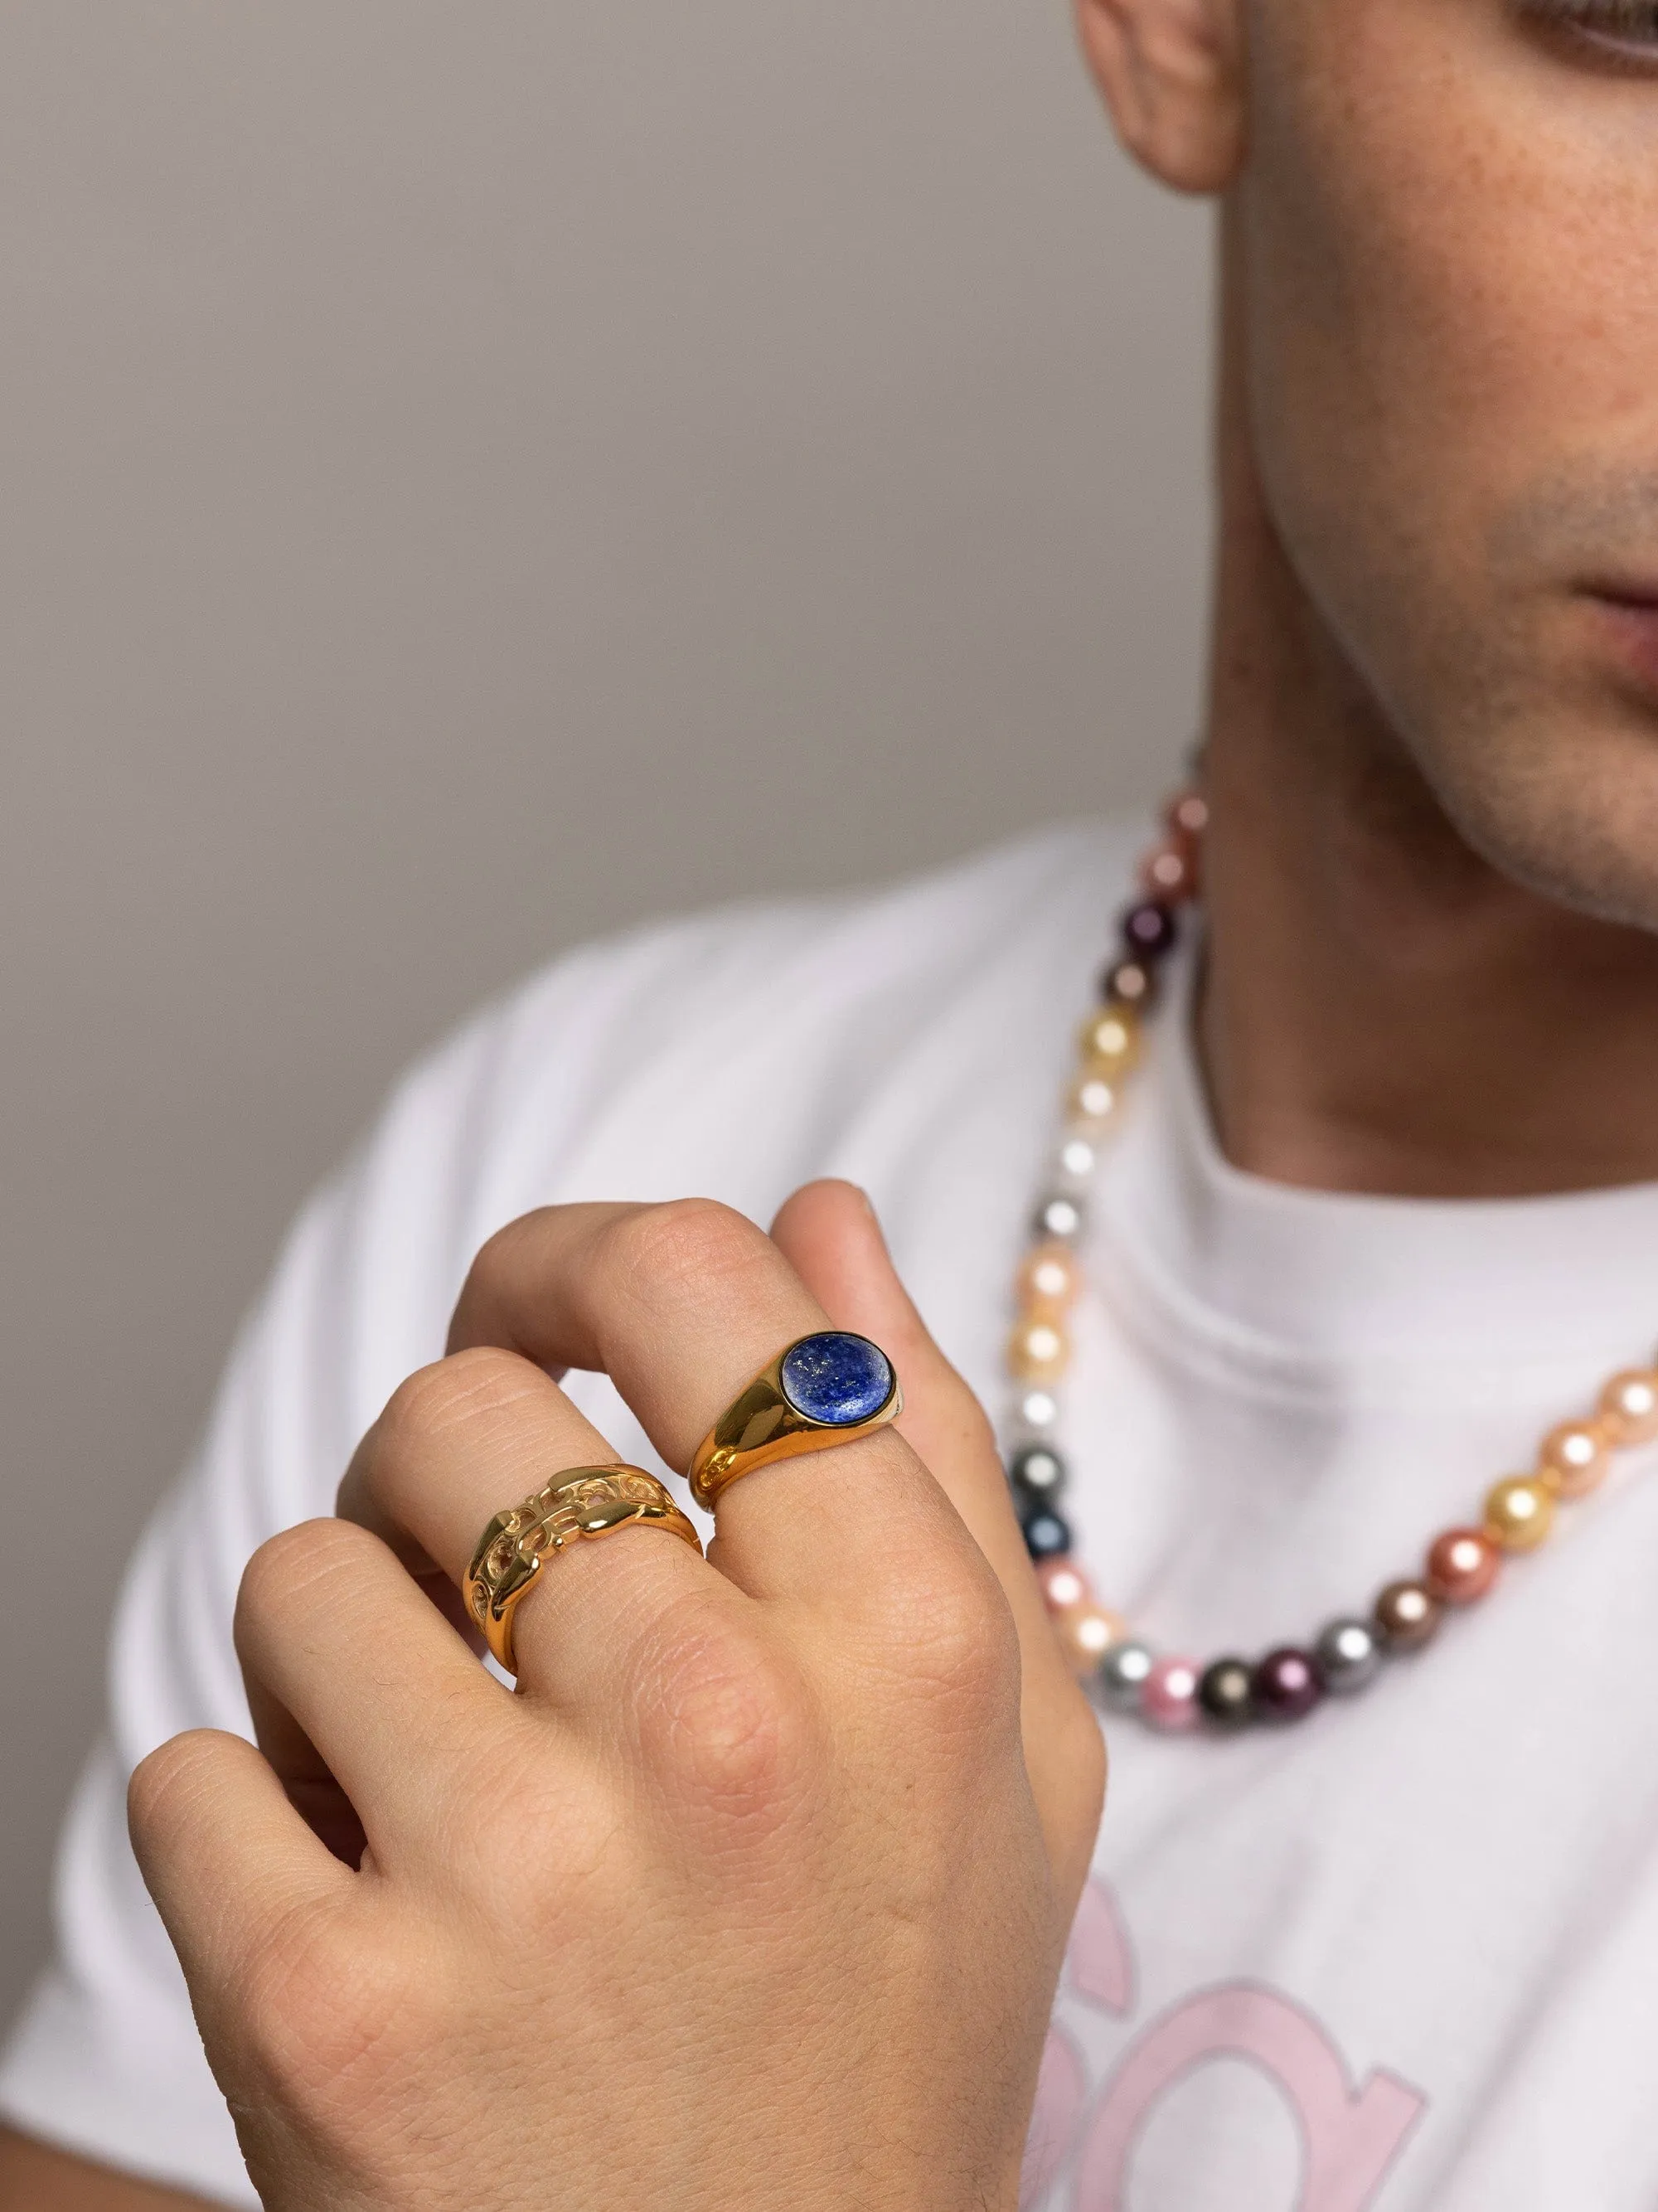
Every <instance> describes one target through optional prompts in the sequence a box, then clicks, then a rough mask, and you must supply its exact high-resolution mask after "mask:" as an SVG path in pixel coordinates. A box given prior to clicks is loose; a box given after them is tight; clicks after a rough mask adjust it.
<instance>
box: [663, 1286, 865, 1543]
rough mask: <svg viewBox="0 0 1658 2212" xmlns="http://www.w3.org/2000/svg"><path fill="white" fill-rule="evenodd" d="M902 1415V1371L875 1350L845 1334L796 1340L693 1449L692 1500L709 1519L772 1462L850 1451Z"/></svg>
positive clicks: (832, 1332)
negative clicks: (735, 1486) (838, 1447)
mask: <svg viewBox="0 0 1658 2212" xmlns="http://www.w3.org/2000/svg"><path fill="white" fill-rule="evenodd" d="M903 1408H904V1394H903V1392H902V1390H901V1389H899V1387H898V1376H897V1370H896V1369H895V1368H894V1366H893V1364H892V1362H891V1361H890V1359H889V1358H887V1356H886V1354H885V1352H883V1351H882V1349H881V1347H880V1346H879V1345H878V1344H872V1343H871V1342H870V1340H869V1339H868V1337H866V1336H854V1335H853V1334H852V1333H851V1331H850V1330H848V1329H839V1328H829V1329H820V1330H818V1331H817V1333H816V1334H814V1335H811V1336H802V1337H797V1338H796V1339H795V1340H794V1342H793V1344H789V1345H786V1346H784V1347H783V1349H782V1351H781V1352H779V1353H778V1355H777V1357H776V1358H775V1359H774V1360H772V1361H771V1362H770V1364H768V1365H767V1366H765V1367H762V1369H761V1370H760V1372H759V1373H758V1374H757V1375H756V1376H755V1378H754V1380H753V1382H752V1383H750V1384H749V1385H748V1387H747V1389H744V1390H742V1391H739V1392H738V1395H737V1396H736V1397H735V1398H733V1399H732V1402H731V1404H730V1405H729V1406H727V1407H726V1410H725V1412H724V1413H722V1414H721V1415H720V1419H718V1420H717V1421H716V1422H715V1423H714V1426H713V1427H712V1428H711V1429H710V1430H709V1431H708V1435H707V1436H706V1437H703V1439H702V1441H701V1443H700V1444H699V1445H698V1446H697V1448H696V1453H695V1457H694V1458H693V1459H692V1461H691V1466H690V1485H691V1496H692V1497H693V1498H695V1500H696V1502H697V1504H699V1505H700V1506H701V1507H702V1509H703V1510H704V1511H705V1512H707V1511H709V1510H712V1508H713V1505H714V1500H715V1499H716V1498H718V1497H719V1496H720V1492H721V1491H723V1490H729V1489H730V1487H731V1486H732V1483H734V1482H736V1481H738V1480H739V1479H740V1478H741V1477H742V1476H743V1475H745V1474H750V1472H751V1471H752V1470H753V1469H754V1468H756V1467H764V1466H765V1464H766V1462H768V1460H774V1459H792V1458H793V1456H794V1455H795V1454H796V1453H797V1452H809V1451H823V1449H826V1448H827V1447H828V1446H829V1445H830V1444H849V1443H854V1442H855V1441H856V1440H857V1438H858V1437H866V1436H868V1435H869V1434H870V1433H871V1432H872V1431H873V1430H876V1429H884V1427H885V1426H886V1425H887V1423H888V1422H889V1421H892V1420H896V1419H897V1417H898V1415H899V1414H900V1413H902V1411H903Z"/></svg>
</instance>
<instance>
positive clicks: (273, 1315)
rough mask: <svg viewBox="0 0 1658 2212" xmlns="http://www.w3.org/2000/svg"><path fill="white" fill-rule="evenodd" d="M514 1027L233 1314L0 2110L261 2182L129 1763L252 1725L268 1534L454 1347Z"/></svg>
mask: <svg viewBox="0 0 1658 2212" xmlns="http://www.w3.org/2000/svg"><path fill="white" fill-rule="evenodd" d="M507 1026H509V1025H507V1024H503V1021H502V1019H501V1017H500V1016H499V1015H498V1016H496V1017H495V1018H493V1019H491V1020H486V1021H484V1022H483V1023H480V1024H475V1025H474V1027H473V1029H472V1030H470V1031H468V1032H466V1033H465V1034H464V1035H463V1036H461V1037H460V1038H459V1040H458V1041H457V1042H455V1043H454V1044H453V1045H452V1046H451V1047H449V1048H447V1049H446V1051H445V1052H444V1053H442V1054H440V1055H438V1056H437V1057H436V1058H435V1059H434V1060H432V1061H430V1062H429V1063H428V1065H427V1066H425V1067H424V1068H422V1070H421V1071H419V1072H418V1073H416V1076H414V1077H413V1078H411V1079H410V1080H409V1082H407V1083H406V1084H405V1085H404V1087H403V1089H402V1091H400V1092H399V1093H398V1095H397V1096H396V1097H394V1099H393V1100H392V1104H391V1106H390V1109H389V1110H388V1112H387V1114H386V1117H385V1119H384V1120H383V1121H382V1122H381V1124H380V1128H379V1129H378V1131H377V1132H376V1133H375V1135H374V1139H373V1141H372V1142H371V1143H370V1145H369V1146H367V1148H366V1149H365V1151H364V1152H363V1153H362V1154H361V1157H360V1158H358V1159H357V1160H356V1161H355V1162H354V1163H353V1164H351V1165H350V1166H349V1168H348V1169H347V1170H346V1171H345V1172H344V1173H343V1175H342V1176H340V1177H339V1178H338V1179H337V1181H336V1182H335V1183H333V1184H332V1185H331V1187H330V1188H327V1189H325V1191H324V1192H323V1193H322V1194H320V1195H319V1197H318V1198H316V1199H315V1200H313V1202H312V1203H311V1205H310V1206H308V1207H307V1209H306V1211H305V1212H303V1214H302V1215H301V1218H300V1219H299V1222H298V1224H297V1225H296V1226H295V1230H294V1231H293V1233H292V1235H291V1237H289V1239H288V1244H287V1247H286V1249H285V1250H284V1252H283V1254H282V1257H281V1259H280V1261H279V1263H278V1265H277V1267H276V1272H275V1273H274V1275H273V1277H272V1279H271V1282H270V1286H269V1288H268V1290H267V1291H266V1293H265V1295H264V1299H263V1301H262V1303H261V1304H260V1305H259V1307H258V1310H257V1311H256V1312H255V1314H254V1316H253V1317H252V1320H251V1322H249V1323H248V1324H247V1325H246V1328H244V1330H243V1332H242V1334H241V1337H240V1340H239V1342H238V1344H237V1346H236V1348H235V1350H234V1353H233V1355H232V1358H231V1359H230V1362H229V1364H228V1369H227V1370H226V1374H225V1377H224V1380H223V1383H222V1387H221V1389H220V1392H219V1395H218V1398H217V1401H216V1406H215V1408H214V1411H213V1414H212V1417H211V1419H210V1423H209V1425H208V1429H207V1432H206V1435H205V1437H204V1438H203V1443H202V1445H201V1448H200V1449H199V1451H198V1453H197V1457H196V1460H195V1462H194V1463H193V1465H192V1466H191V1468H190V1469H189V1471H188V1472H187V1473H186V1474H185V1478H184V1480H182V1481H181V1482H180V1483H179V1486H177V1488H176V1489H175V1490H174V1491H173V1492H172V1494H171V1495H170V1496H169V1497H168V1498H166V1499H165V1500H164V1501H163V1503H162V1504H161V1507H160V1509H159V1510H158V1511H157V1512H156V1514H155V1516H154V1518H153V1519H152V1521H151V1522H150V1524H149V1528H148V1530H147V1531H146V1533H145V1535H144V1537H143V1541H142V1543H141V1545H140V1547H139V1549H138V1551H137V1554H136V1555H135V1557H134V1559H133V1561H132V1563H131V1567H130V1569H129V1571H128V1574H127V1577H126V1580H125V1586H124V1589H123V1593H122V1596H121V1601H120V1604H119V1607H118V1613H117V1617H116V1622H115V1627H114V1632H113V1638H112V1645H111V1653H110V1669H109V1682H108V1723H107V1727H106V1733H105V1735H104V1738H103V1741H101V1742H100V1745H99V1747H97V1749H96V1751H95V1752H94V1755H93V1757H92V1759H91V1760H90V1763H89V1765H88V1768H87V1770H86V1771H85V1773H84V1775H83V1776H82V1781H81V1784H80V1786H79V1788H78V1790H77V1791H76V1796H75V1798H74V1801H73V1803H72V1806H71V1808H70V1814H69V1817H68V1822H67V1826H66V1828H65V1832H64V1838H63V1842H62V1844H61V1847H60V1850H59V1855H58V1869H57V1877H56V1890H55V1898H54V1920H55V1933H56V1943H55V1951H54V1956H53V1958H52V1963H51V1965H50V1966H49V1967H48V1968H47V1970H46V1972H45V1974H44V1975H43V1976H42V1978H41V1979H40V1981H39V1984H37V1986H36V1988H35V1990H33V1994H32V1996H31V1997H30V2000H29V2002H28V2003H27V2007H26V2008H25V2010H24V2012H23V2014H22V2015H21V2018H20V2020H19V2021H18V2022H17V2024H16V2026H15V2028H14V2030H13V2032H12V2034H11V2036H10V2039H9V2042H8V2044H7V2045H6V2047H5V2049H4V2051H3V2054H0V2116H3V2117H4V2118H6V2119H8V2120H9V2121H10V2122H11V2123H12V2124H14V2125H15V2126H16V2127H19V2128H21V2130H23V2131H24V2132H25V2133H27V2134H29V2135H32V2136H36V2137H39V2138H40V2139H42V2140H44V2141H46V2142H52V2143H55V2144H57V2145H58V2146H60V2147H62V2148H65V2149H68V2150H70V2151H74V2152H76V2153H79V2154H82V2155H83V2156H86V2157H88V2158H91V2159H94V2160H99V2161H101V2162H102V2163H104V2164H106V2165H110V2166H116V2167H117V2168H119V2169H121V2170H124V2171H126V2172H132V2173H135V2174H139V2175H142V2176H143V2177H145V2178H147V2179H152V2180H155V2181H157V2182H161V2183H164V2184H167V2185H172V2186H174V2187H179V2188H185V2189H188V2190H192V2191H196V2192H197V2193H198V2194H200V2195H203V2196H205V2197H210V2198H216V2199H217V2200H219V2201H221V2202H222V2203H227V2204H253V2203H256V2202H257V2199H256V2198H255V2197H254V2196H253V2193H252V2190H251V2188H250V2186H249V2184H248V2180H247V2176H246V2171H245V2169H244V2167H243V2164H242V2160H241V2156H240V2151H239V2150H238V2148H237V2143H236V2138H235V2135H234V2130H233V2128H232V2126H231V2123H230V2120H229V2118H228V2113H227V2112H226V2108H225V2106H224V2103H223V2100H222V2098H221V2096H220V2094H219V2092H218V2089H217V2087H216V2085H215V2083H214V2081H213V2078H212V2075H211V2074H210V2071H209V2069H208V2066H207V2063H206V2061H205V2059H204V2057H203V2053H202V2048H201V2044H200V2041H199V2039H198V2038H197V2033H196V2029H195V2024H194V2021H193V2019H192V2016H191V2007H190V2001H189V1997H188V1996H187V1994H186V1991H185V1983H184V1978H183V1976H182V1974H181V1973H180V1972H179V1966H178V1964H177V1961H176V1960H175V1959H174V1957H173V1951H172V1948H171V1946H170V1945H169V1943H168V1942H167V1936H166V1935H165V1933H164V1931H163V1929H162V1928H161V1922H160V1920H159V1918H158V1917H157V1916H156V1913H155V1908H154V1907H153V1906H152V1905H151V1904H150V1901H149V1896H148V1894H147V1893H146V1892H145V1890H144V1887H143V1882H142V1881H141V1879H140V1877H139V1875H138V1870H137V1865H136V1864H135V1863H134V1860H133V1857H132V1854H131V1850H130V1848H129V1845H128V1842H127V1832H126V1814H125V1789H126V1779H127V1777H128V1775H129V1774H130V1773H131V1770H132V1768H133V1767H134V1765H137V1762H138V1760H139V1759H142V1758H143V1756H144V1755H145V1753H148V1752H149V1751H150V1750H151V1749H153V1748H154V1747H155V1745H157V1744H159V1743H161V1742H162V1741H165V1740H166V1739H167V1737H168V1736H171V1735H175V1734H177V1733H178V1732H179V1730H180V1729H191V1728H217V1729H229V1730H232V1731H234V1732H236V1733H238V1734H241V1735H251V1734H252V1729H251V1725H250V1723H249V1718H248V1712H247V1707H246V1701H245V1699H244V1696H243V1692H242V1686H241V1680H240V1674H239V1673H238V1670H237V1667H236V1662H235V1658H234V1650H233V1646H232V1641H231V1616H232V1610H233V1607H234V1602H235V1595H236V1589H237V1585H238V1583H239V1581H240V1576H241V1571H242V1568H243V1566H244V1565H245V1563H246V1560H247V1559H248V1557H249V1555H250V1554H251V1553H252V1552H253V1551H254V1550H256V1549H257V1547H258V1545H259V1544H261V1543H262V1542H263V1541H264V1540H265V1538H266V1537H268V1536H270V1535H271V1534H274V1533H275V1532H276V1530H278V1529H280V1528H285V1527H288V1526H290V1525H292V1524H293V1523H294V1522H296V1521H301V1520H304V1519H307V1518H308V1517H310V1516H313V1515H317V1514H325V1513H328V1512H330V1511H331V1510H332V1506H333V1497H334V1490H335V1486H336V1485H337V1482H338V1480H339V1477H340V1475H341V1474H342V1472H343V1468H344V1467H345V1464H346V1462H347V1460H348V1458H349V1455H350V1452H351V1450H352V1448H353V1446H354V1443H355V1440H356V1438H357V1437H359V1436H360V1435H361V1432H362V1431H363V1429H364V1428H365V1427H366V1426H367V1424H368V1423H369V1421H370V1420H372V1419H373V1418H374V1415H375V1413H377V1412H378V1411H379V1409H380V1407H381V1406H382V1405H383V1404H384V1402H385V1401H386V1397H387V1396H388V1395H390V1393H391V1391H392V1389H394V1388H395V1387H396V1384H397V1383H398V1380H399V1379H400V1378H401V1377H402V1376H404V1375H405V1374H407V1373H408V1372H409V1371H410V1370H411V1369H413V1368H415V1367H417V1366H419V1365H421V1364H424V1363H425V1362H426V1361H427V1360H428V1359H432V1358H437V1357H438V1356H439V1355H440V1352H441V1351H442V1347H443V1339H444V1331H445V1328H446V1318H447V1315H448V1312H449V1310H450V1308H451V1306H452V1302H453V1299H454V1297H455V1294H456V1291H457V1288H458V1286H459V1282H460V1280H461V1279H462V1277H463V1275H464V1273H465V1267H466V1265H467V1262H468V1260H469V1258H470V1255H471V1252H472V1250H473V1249H475V1247H476V1243H477V1241H478V1238H477V1229H478V1212H479V1204H480V1193H479V1190H478V1188H477V1173H478V1167H477V1164H478V1161H479V1159H480V1157H481V1155H482V1154H484V1153H487V1152H488V1150H489V1132H488V1130H487V1128H486V1127H483V1126H481V1120H480V1117H481V1116H482V1117H483V1120H485V1121H487V1116H488V1112H489V1098H490V1096H491V1093H492V1091H493V1090H494V1088H495V1080H496V1079H497V1078H498V1075H499V1072H500V1071H499V1069H498V1067H497V1066H496V1065H495V1063H496V1061H497V1060H498V1059H499V1055H500V1051H501V1042H502V1032H503V1028H504V1027H507Z"/></svg>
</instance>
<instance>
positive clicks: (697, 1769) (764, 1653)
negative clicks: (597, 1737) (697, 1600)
mask: <svg viewBox="0 0 1658 2212" xmlns="http://www.w3.org/2000/svg"><path fill="white" fill-rule="evenodd" d="M641 1673H642V1676H643V1680H642V1681H641V1696H640V1699H639V1703H638V1710H639V1711H640V1712H641V1716H642V1717H643V1726H644V1729H645V1732H646V1735H647V1756H649V1757H650V1758H651V1759H652V1763H653V1765H655V1766H656V1767H657V1768H658V1769H659V1771H664V1772H665V1773H666V1775H667V1776H668V1777H669V1778H670V1784H671V1788H672V1789H673V1790H674V1792H675V1794H676V1796H678V1797H679V1798H680V1799H681V1800H682V1802H686V1803H688V1804H690V1805H693V1806H696V1807H700V1808H703V1809H705V1810H708V1811H711V1812H717V1813H718V1814H720V1815H721V1816H722V1817H724V1818H725V1819H726V1820H736V1821H738V1822H741V1823H744V1824H749V1823H752V1822H754V1821H756V1820H758V1821H760V1822H761V1823H762V1824H766V1825H769V1824H770V1823H772V1822H774V1821H775V1820H781V1819H784V1818H786V1816H787V1814H789V1812H790V1811H791V1810H792V1809H793V1808H794V1807H795V1806H796V1805H797V1804H798V1803H799V1801H800V1799H801V1796H802V1795H803V1793H804V1792H806V1791H808V1790H809V1789H810V1786H811V1783H812V1781H813V1779H814V1778H815V1777H816V1775H817V1772H818V1771H819V1770H820V1766H821V1763H822V1759H823V1743H822V1731H821V1728H820V1725H819V1723H818V1719H817V1714H816V1712H815V1710H814V1706H813V1703H812V1699H811V1696H810V1693H809V1692H808V1691H807V1690H806V1687H805V1684H804V1682H803V1681H802V1680H800V1679H799V1675H798V1674H797V1673H796V1672H795V1671H794V1669H793V1668H791V1667H790V1666H789V1665H788V1664H787V1662H786V1661H785V1660H784V1659H783V1658H782V1656H780V1654H778V1653H776V1652H774V1651H773V1650H771V1649H770V1648H769V1647H768V1644H766V1642H765V1641H764V1639H762V1638H757V1637H756V1636H754V1635H752V1634H750V1633H749V1632H746V1631H744V1630H742V1629H738V1628H737V1627H736V1626H734V1625H733V1624H732V1623H731V1622H730V1621H728V1620H717V1619H714V1618H712V1617H710V1616H709V1615H708V1614H706V1613H705V1614H702V1615H701V1616H697V1617H694V1618H692V1619H690V1620H683V1621H681V1622H679V1623H678V1624H677V1626H675V1628H674V1629H673V1631H672V1632H671V1633H670V1634H667V1635H665V1636H663V1637H661V1638H659V1639H656V1640H655V1644H654V1648H653V1650H650V1651H649V1652H648V1653H647V1654H646V1655H645V1656H644V1657H643V1660H642V1665H641Z"/></svg>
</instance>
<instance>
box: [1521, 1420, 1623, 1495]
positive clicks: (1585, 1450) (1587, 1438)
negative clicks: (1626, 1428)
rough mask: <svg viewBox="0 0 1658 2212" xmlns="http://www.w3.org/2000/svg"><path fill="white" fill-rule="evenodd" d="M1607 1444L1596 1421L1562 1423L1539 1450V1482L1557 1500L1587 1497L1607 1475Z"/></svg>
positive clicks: (1604, 1432)
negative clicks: (1547, 1488)
mask: <svg viewBox="0 0 1658 2212" xmlns="http://www.w3.org/2000/svg"><path fill="white" fill-rule="evenodd" d="M1607 1442H1608V1439H1607V1437H1606V1431H1605V1429H1604V1428H1603V1427H1602V1426H1601V1425H1600V1422H1599V1421H1562V1422H1561V1424H1560V1425H1559V1427H1558V1428H1555V1429H1551V1430H1550V1431H1549V1432H1548V1434H1547V1436H1546V1437H1544V1439H1543V1442H1542V1444H1541V1446H1540V1449H1539V1451H1538V1455H1537V1474H1538V1480H1540V1481H1541V1482H1544V1483H1546V1484H1547V1486H1548V1487H1549V1488H1550V1489H1551V1490H1552V1491H1553V1492H1555V1494H1556V1495H1557V1496H1558V1497H1561V1498H1583V1497H1587V1496H1588V1492H1590V1491H1591V1490H1593V1489H1594V1488H1595V1486H1597V1484H1599V1483H1600V1481H1601V1480H1602V1479H1603V1477H1604V1476H1605V1474H1606V1467H1607V1464H1608V1462H1607V1458H1606V1445H1607Z"/></svg>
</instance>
